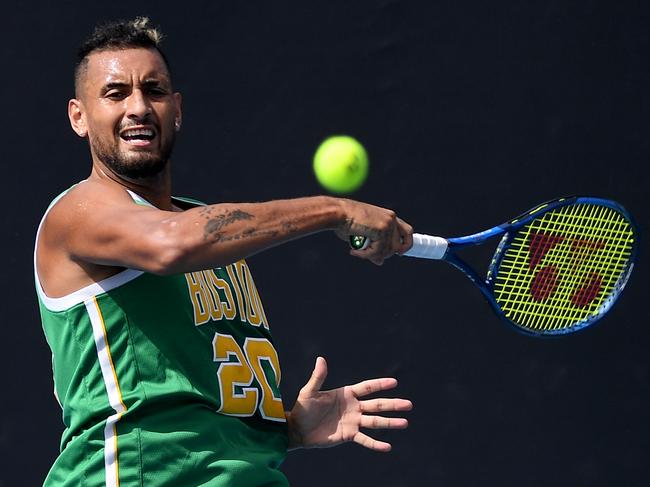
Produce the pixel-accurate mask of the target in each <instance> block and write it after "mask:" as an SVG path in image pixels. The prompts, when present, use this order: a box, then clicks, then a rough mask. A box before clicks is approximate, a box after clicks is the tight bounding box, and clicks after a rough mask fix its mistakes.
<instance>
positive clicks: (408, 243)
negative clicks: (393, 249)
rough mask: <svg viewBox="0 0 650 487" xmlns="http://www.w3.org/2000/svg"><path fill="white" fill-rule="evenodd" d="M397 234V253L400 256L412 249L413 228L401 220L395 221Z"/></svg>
mask: <svg viewBox="0 0 650 487" xmlns="http://www.w3.org/2000/svg"><path fill="white" fill-rule="evenodd" d="M397 225H398V233H399V236H400V245H399V250H398V251H397V253H398V254H399V255H402V254H403V253H404V252H406V251H407V250H409V249H410V248H411V247H413V227H412V226H411V225H409V224H408V223H406V222H405V221H404V220H402V219H401V218H398V219H397Z"/></svg>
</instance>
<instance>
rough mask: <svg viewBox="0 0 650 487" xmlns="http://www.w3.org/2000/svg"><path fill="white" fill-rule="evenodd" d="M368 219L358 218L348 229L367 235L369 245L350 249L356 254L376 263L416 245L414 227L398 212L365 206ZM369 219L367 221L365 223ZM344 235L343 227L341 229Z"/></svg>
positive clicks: (353, 232)
mask: <svg viewBox="0 0 650 487" xmlns="http://www.w3.org/2000/svg"><path fill="white" fill-rule="evenodd" d="M363 208H364V210H366V212H365V213H364V214H363V217H364V218H359V219H358V220H357V219H354V222H353V223H351V224H350V225H349V227H348V228H346V230H345V233H347V234H348V237H349V235H361V236H365V237H366V238H368V240H369V245H368V246H367V247H366V248H365V249H363V250H354V249H352V250H351V251H350V254H351V255H353V256H355V257H360V258H363V259H367V260H369V261H371V262H372V263H374V264H376V265H382V264H383V262H384V260H385V259H387V258H389V257H392V256H393V255H395V254H403V253H404V252H406V251H407V250H409V249H410V248H411V247H412V245H413V228H412V227H411V225H409V224H408V223H406V222H405V221H404V220H402V219H401V218H399V217H397V215H396V214H395V212H394V211H392V210H388V209H385V208H380V207H373V206H370V205H364V207H363ZM364 222H365V223H364ZM337 233H338V234H339V236H341V235H340V234H341V230H340V229H339V231H338V232H337Z"/></svg>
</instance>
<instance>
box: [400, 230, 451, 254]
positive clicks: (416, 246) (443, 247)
mask: <svg viewBox="0 0 650 487" xmlns="http://www.w3.org/2000/svg"><path fill="white" fill-rule="evenodd" d="M447 247H448V243H447V239H445V238H442V237H434V236H433V235H424V234H422V233H414V234H413V247H411V248H410V249H409V250H407V251H406V252H404V253H403V254H402V255H406V256H407V257H417V258H419V259H435V260H439V259H442V258H443V257H444V256H445V253H446V252H447Z"/></svg>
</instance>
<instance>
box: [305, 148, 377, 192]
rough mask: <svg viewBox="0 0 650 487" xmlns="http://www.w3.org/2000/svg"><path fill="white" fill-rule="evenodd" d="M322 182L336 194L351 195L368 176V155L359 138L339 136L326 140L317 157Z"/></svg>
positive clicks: (316, 162)
mask: <svg viewBox="0 0 650 487" xmlns="http://www.w3.org/2000/svg"><path fill="white" fill-rule="evenodd" d="M314 173H315V174H316V179H318V182H319V183H320V184H321V185H322V186H323V187H324V188H325V189H327V190H328V191H331V192H333V193H340V194H343V193H351V192H352V191H355V190H357V189H359V188H360V187H361V185H362V184H363V182H364V181H365V180H366V177H367V176H368V154H367V153H366V149H364V148H363V146H362V145H361V144H360V143H359V141H357V140H356V139H354V138H352V137H349V136H347V135H335V136H333V137H329V138H327V139H325V140H324V141H323V143H322V144H321V145H320V146H319V147H318V149H317V150H316V154H314Z"/></svg>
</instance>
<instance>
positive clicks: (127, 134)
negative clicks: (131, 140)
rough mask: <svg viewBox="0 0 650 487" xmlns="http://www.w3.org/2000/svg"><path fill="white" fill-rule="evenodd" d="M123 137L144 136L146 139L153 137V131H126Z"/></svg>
mask: <svg viewBox="0 0 650 487" xmlns="http://www.w3.org/2000/svg"><path fill="white" fill-rule="evenodd" d="M122 135H123V136H124V137H137V136H138V135H144V136H145V137H153V130H151V129H132V130H125V131H124V133H123V134H122Z"/></svg>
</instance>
